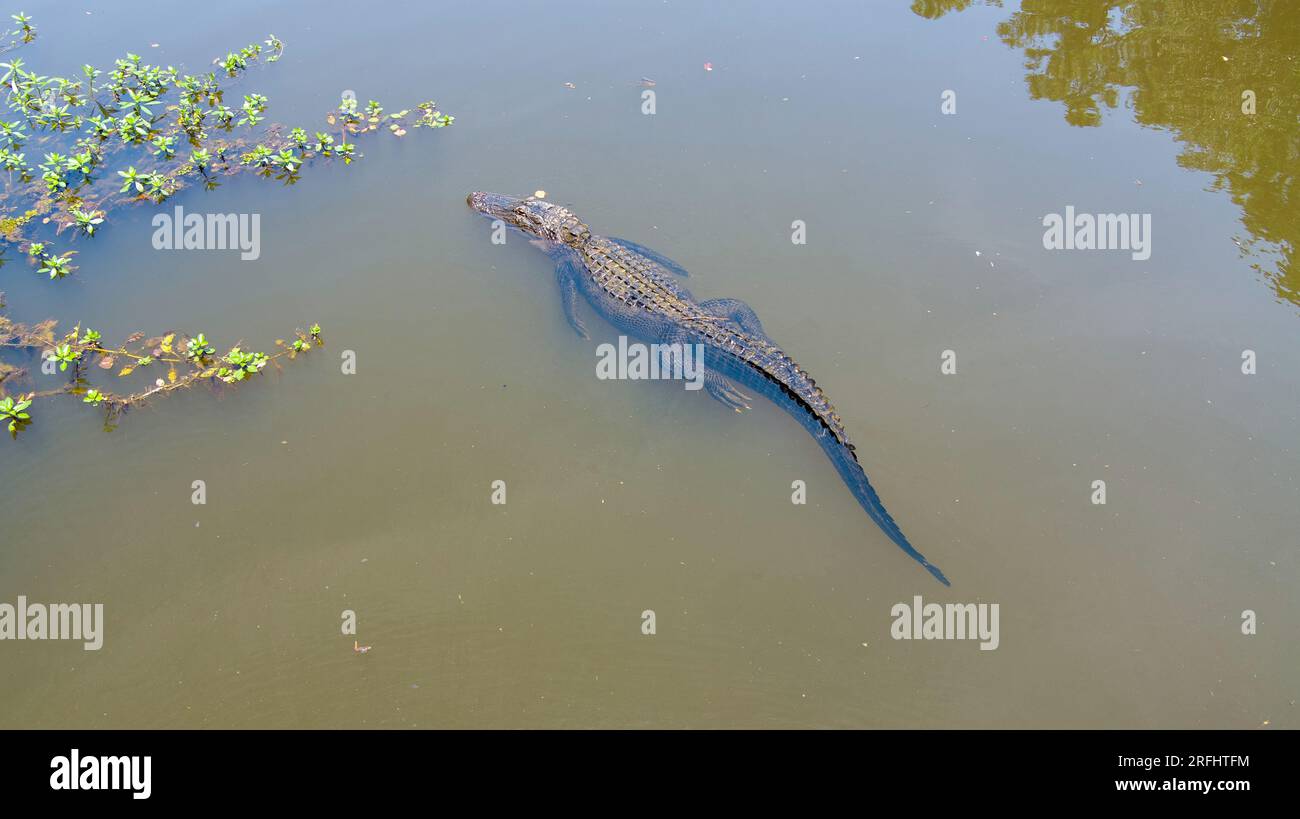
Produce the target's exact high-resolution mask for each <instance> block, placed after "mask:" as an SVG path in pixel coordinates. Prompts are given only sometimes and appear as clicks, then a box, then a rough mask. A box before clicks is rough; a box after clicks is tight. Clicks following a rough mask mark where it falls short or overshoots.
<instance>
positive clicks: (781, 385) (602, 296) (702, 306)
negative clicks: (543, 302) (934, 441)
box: [467, 193, 949, 586]
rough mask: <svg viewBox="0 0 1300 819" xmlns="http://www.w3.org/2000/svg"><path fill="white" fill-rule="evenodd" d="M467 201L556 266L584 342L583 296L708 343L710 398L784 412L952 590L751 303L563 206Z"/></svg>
mask: <svg viewBox="0 0 1300 819" xmlns="http://www.w3.org/2000/svg"><path fill="white" fill-rule="evenodd" d="M467 201H468V202H469V205H470V207H471V208H473V209H474V210H476V211H478V212H479V213H482V214H484V215H485V216H488V217H491V218H492V219H500V220H501V221H502V222H504V223H505V224H507V225H509V226H510V227H512V228H515V229H516V230H519V231H521V232H523V233H524V234H526V235H528V236H529V237H531V238H532V240H533V244H535V245H537V246H539V247H540V248H542V249H543V250H544V251H545V252H546V253H547V255H549V256H550V257H551V258H552V259H553V260H554V261H555V272H556V279H557V281H558V284H559V287H560V296H561V300H562V305H563V307H564V315H565V318H567V319H568V321H569V324H570V325H571V326H572V327H573V328H574V330H576V331H577V332H578V334H579V335H580V336H582V337H583V338H587V337H588V336H587V331H586V328H585V327H584V326H583V323H582V320H581V319H580V318H579V317H578V296H579V294H581V295H582V296H583V297H584V298H585V299H586V301H587V302H588V303H590V304H591V306H592V308H594V309H595V310H596V312H597V313H599V314H600V315H601V316H602V317H603V318H605V319H606V320H607V321H608V322H609V323H610V324H612V325H614V327H616V328H618V329H619V330H621V331H623V332H625V333H627V334H629V335H631V336H636V337H638V338H640V339H641V340H643V341H648V342H651V343H656V344H660V345H668V346H669V347H670V348H671V345H676V344H681V345H683V346H682V347H680V348H676V349H688V348H687V347H686V346H685V345H689V344H701V345H703V348H704V388H705V390H706V391H708V393H709V395H711V396H713V397H714V398H716V399H717V400H718V401H720V402H722V403H723V404H725V405H726V406H728V407H730V408H732V409H734V410H736V411H737V412H740V411H743V410H745V409H748V408H749V405H748V404H747V403H746V402H747V401H748V400H750V399H749V397H748V396H746V395H745V394H743V393H741V392H740V391H739V390H737V389H736V388H735V387H734V386H732V383H733V382H734V383H736V384H739V385H741V386H742V387H744V388H746V389H749V390H751V391H753V392H755V393H758V394H760V395H762V396H764V397H765V398H767V399H769V400H770V401H772V402H773V403H775V404H776V405H777V406H779V407H781V408H782V409H784V410H785V411H786V412H787V413H789V414H790V415H791V416H792V417H793V418H794V419H795V420H796V421H798V422H799V423H800V424H801V425H802V426H803V427H804V429H806V430H808V432H809V433H810V434H811V435H812V436H813V438H814V439H815V440H816V441H817V443H818V444H820V445H821V448H822V450H823V451H825V453H826V455H827V456H828V457H829V458H830V459H831V463H833V464H834V465H835V468H836V470H838V471H839V473H840V477H841V478H843V479H844V483H845V485H847V486H848V488H849V491H851V492H852V493H853V496H854V497H855V498H857V500H858V503H859V504H861V506H862V508H863V509H864V510H866V512H867V514H868V515H869V516H870V517H871V519H872V520H873V521H875V522H876V525H877V526H879V527H880V528H881V530H882V531H884V533H885V534H886V535H888V536H889V539H890V540H892V541H893V542H894V543H895V544H896V545H897V546H898V547H899V548H900V549H902V550H903V551H904V552H906V553H907V554H908V555H909V556H910V557H911V558H912V559H913V560H915V561H917V562H918V563H920V564H921V565H922V566H924V567H925V568H926V570H927V571H929V572H930V574H932V575H934V576H935V577H936V578H938V580H939V581H940V582H942V583H943V584H944V585H945V586H946V585H949V583H948V578H946V577H944V575H943V572H942V571H940V570H939V567H938V566H935V565H934V564H932V563H931V562H930V561H928V560H926V559H925V556H924V555H922V554H921V553H920V552H918V551H917V550H916V549H915V548H913V547H912V544H911V543H909V542H908V540H907V538H906V536H904V535H903V532H902V530H901V529H899V527H898V524H897V523H895V522H894V519H893V518H892V517H890V515H889V513H888V512H886V511H885V507H884V505H883V504H881V502H880V498H879V497H878V496H877V495H876V491H875V489H873V488H872V486H871V483H870V482H869V481H868V480H867V474H866V472H864V471H863V469H862V466H861V464H859V463H858V456H857V453H856V452H855V451H854V446H853V444H852V443H850V442H849V438H848V435H847V434H846V433H845V430H844V425H843V423H842V422H841V421H840V416H839V415H838V414H837V413H836V412H835V409H834V408H833V407H832V406H831V404H830V401H829V400H828V399H827V398H826V394H825V393H823V392H822V391H821V389H820V388H819V387H818V386H817V382H815V381H813V379H812V377H811V376H810V375H808V373H807V372H805V371H804V370H803V369H802V368H801V367H800V366H799V365H798V364H796V363H795V362H794V360H793V359H792V358H790V356H789V355H787V354H786V353H785V352H784V351H783V350H781V348H780V347H778V346H777V345H776V343H775V342H773V341H772V339H771V338H769V337H768V335H767V333H765V332H764V331H763V325H762V324H761V323H760V322H759V320H758V316H757V315H755V313H754V311H753V310H752V309H751V308H750V307H749V306H748V305H747V304H745V303H744V302H742V301H738V300H736V299H708V300H705V301H696V300H695V297H694V296H692V295H691V293H690V291H688V290H687V289H686V288H685V287H682V286H681V285H680V284H678V283H677V281H676V280H675V279H674V278H673V276H674V275H677V276H686V275H687V272H686V271H685V270H683V269H682V268H681V266H680V265H678V264H677V263H676V262H673V261H672V260H671V259H668V258H666V257H664V256H662V255H660V254H658V253H656V252H655V251H653V250H650V249H649V248H645V247H642V246H641V245H638V244H635V243H633V242H629V241H627V240H625V239H616V238H612V237H606V236H597V235H595V234H593V233H592V232H591V230H590V229H589V228H588V227H587V225H585V224H584V223H583V222H582V220H580V219H579V218H578V217H577V216H575V215H574V214H573V212H572V211H570V210H568V209H567V208H564V207H561V206H559V205H554V204H552V203H550V202H547V201H545V200H542V199H538V198H535V197H526V198H523V199H519V198H516V197H511V196H503V195H500V194H494V193H471V194H470V195H469V197H468V200H467ZM665 364H666V365H667V362H665Z"/></svg>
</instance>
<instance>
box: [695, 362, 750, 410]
mask: <svg viewBox="0 0 1300 819" xmlns="http://www.w3.org/2000/svg"><path fill="white" fill-rule="evenodd" d="M704 390H705V392H707V393H708V394H709V395H711V396H713V397H714V398H715V399H717V400H718V401H720V402H722V404H723V405H724V406H727V407H730V408H731V409H733V410H735V411H736V412H744V411H745V410H747V409H749V408H750V406H749V402H750V401H753V400H754V399H753V398H750V397H749V396H748V395H745V394H744V393H743V392H741V391H740V390H738V389H736V388H735V387H733V386H731V384H730V383H729V382H728V381H727V379H725V378H723V377H722V376H720V375H718V374H717V373H715V372H711V371H708V370H706V371H705V373H704Z"/></svg>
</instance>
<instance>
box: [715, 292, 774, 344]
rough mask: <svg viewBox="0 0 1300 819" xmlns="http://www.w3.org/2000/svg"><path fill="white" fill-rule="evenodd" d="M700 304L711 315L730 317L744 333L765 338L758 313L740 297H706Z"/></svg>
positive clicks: (765, 334)
mask: <svg viewBox="0 0 1300 819" xmlns="http://www.w3.org/2000/svg"><path fill="white" fill-rule="evenodd" d="M700 306H701V307H703V308H704V309H705V310H707V311H709V313H710V314H711V315H714V316H718V317H719V318H725V319H731V320H732V321H734V322H736V324H737V325H738V326H739V327H740V329H742V330H744V331H745V332H746V333H752V334H754V335H758V336H761V337H763V338H767V333H766V332H764V331H763V323H762V322H761V321H759V320H758V313H755V312H754V308H752V307H750V306H749V305H748V304H745V303H744V302H743V301H741V300H740V299H708V300H706V301H702V302H700ZM768 341H771V339H768Z"/></svg>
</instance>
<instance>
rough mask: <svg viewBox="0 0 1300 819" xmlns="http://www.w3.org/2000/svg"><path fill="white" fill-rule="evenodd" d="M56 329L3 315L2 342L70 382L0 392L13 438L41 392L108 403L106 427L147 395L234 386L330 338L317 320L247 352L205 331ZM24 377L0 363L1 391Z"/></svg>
mask: <svg viewBox="0 0 1300 819" xmlns="http://www.w3.org/2000/svg"><path fill="white" fill-rule="evenodd" d="M0 307H3V303H2V302H0ZM55 327H56V324H55V322H54V321H53V320H47V321H43V322H41V323H39V324H35V325H25V324H18V323H15V322H13V321H10V320H9V319H8V318H6V317H5V316H3V315H0V347H6V348H10V349H15V350H22V351H25V352H27V353H28V355H29V357H32V358H35V359H37V360H38V361H39V362H40V364H39V365H38V366H40V367H41V368H42V369H44V370H45V371H46V372H47V373H50V374H52V373H54V372H55V371H56V370H57V371H58V372H61V373H67V375H68V380H67V381H66V383H64V384H63V385H61V386H59V387H57V388H53V389H47V390H41V391H31V392H27V393H19V394H18V395H17V396H10V395H2V396H0V424H7V428H8V431H9V434H10V435H11V436H15V437H16V436H17V434H18V433H19V432H21V431H22V430H23V429H24V428H25V427H26V426H27V425H28V424H30V423H32V416H31V413H30V412H29V411H28V410H29V408H30V407H31V404H32V402H33V401H35V400H37V399H40V398H49V397H52V396H57V395H80V396H82V403H85V404H89V405H90V406H92V407H100V408H103V409H104V411H105V416H104V425H105V428H106V429H112V428H113V427H114V426H115V425H116V421H117V419H118V417H119V416H121V414H122V413H123V412H125V411H126V410H127V409H130V408H131V407H134V406H138V405H140V404H143V403H144V402H146V401H148V400H150V399H153V398H157V397H159V396H163V395H166V394H168V393H171V392H174V391H175V390H179V389H185V388H187V387H192V386H195V385H197V384H202V383H208V384H211V385H213V386H215V387H220V386H221V385H223V384H235V383H238V382H241V381H244V380H245V379H248V378H251V377H253V376H255V375H257V374H258V373H260V372H261V371H262V370H263V369H265V368H266V367H267V366H276V367H278V366H279V364H278V363H277V362H278V361H279V360H280V359H283V358H287V359H290V360H292V359H294V358H297V357H298V356H299V355H303V354H305V353H307V352H308V351H310V350H311V349H312V348H313V347H318V346H321V345H323V344H324V343H325V342H324V339H322V338H321V328H320V325H318V324H313V325H312V326H311V327H310V328H309V329H308V330H305V331H304V330H297V331H295V333H294V339H293V341H291V342H290V341H285V340H284V339H279V340H277V341H276V342H275V344H276V347H277V348H278V349H277V350H276V352H274V353H272V354H270V355H267V354H266V353H261V352H256V351H252V350H245V349H243V345H242V342H241V343H239V344H235V345H234V346H233V347H231V348H230V350H229V351H228V352H226V353H225V354H224V355H217V349H216V348H215V347H213V346H212V344H211V343H210V342H209V341H208V338H207V336H206V335H204V334H203V333H196V334H195V335H193V336H187V335H185V334H184V333H178V332H169V333H167V334H166V335H161V336H154V337H152V338H145V334H144V333H142V332H140V333H132V334H131V335H130V336H128V337H127V338H126V339H125V341H123V342H122V343H121V344H119V345H116V346H109V345H108V343H107V342H105V341H104V339H103V337H102V336H101V335H100V333H99V332H97V331H95V330H92V329H90V328H89V327H87V328H85V329H82V328H81V327H80V326H76V327H73V328H72V329H71V330H69V331H68V332H66V333H63V334H62V335H59V334H58V333H56V332H55ZM95 370H100V371H105V372H106V373H109V374H112V373H115V374H116V377H117V378H119V379H121V378H127V377H129V376H135V383H136V387H135V388H133V389H128V390H123V391H113V390H110V389H108V388H107V387H105V386H104V385H102V384H101V385H92V384H91V381H90V378H89V376H90V374H91V373H92V372H94V371H95ZM25 375H27V372H26V371H25V370H24V369H23V368H20V367H16V366H14V365H12V364H6V363H3V362H0V390H3V389H4V385H5V382H8V381H13V380H17V379H20V378H22V377H24V376H25Z"/></svg>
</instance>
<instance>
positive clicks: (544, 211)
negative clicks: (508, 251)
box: [465, 191, 591, 245]
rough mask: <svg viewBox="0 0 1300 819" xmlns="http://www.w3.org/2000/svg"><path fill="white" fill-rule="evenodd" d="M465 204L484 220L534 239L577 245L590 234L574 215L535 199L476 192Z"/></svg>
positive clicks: (567, 210) (467, 198)
mask: <svg viewBox="0 0 1300 819" xmlns="http://www.w3.org/2000/svg"><path fill="white" fill-rule="evenodd" d="M465 201H466V202H467V203H468V204H469V206H470V207H471V208H473V209H474V210H476V211H478V212H479V213H481V214H483V215H484V216H487V217H489V218H491V219H500V220H501V221H502V222H504V223H505V224H507V225H509V226H510V227H512V228H514V229H515V230H518V231H520V232H522V233H525V234H527V235H529V236H532V237H534V238H537V239H542V240H545V241H548V242H561V243H563V244H566V245H580V244H582V243H583V242H585V241H587V240H588V239H590V238H591V231H590V230H589V229H588V228H587V226H586V225H584V224H583V223H582V220H581V219H579V218H578V217H577V216H575V215H574V213H573V211H571V210H569V209H568V208H565V207H561V206H560V205H555V204H552V203H550V202H547V201H546V200H544V199H538V198H537V197H535V196H528V197H525V198H523V199H519V198H517V197H514V196H505V195H503V194H499V193H484V192H483V191H475V192H474V193H471V194H470V195H469V196H468V197H466V198H465Z"/></svg>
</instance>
